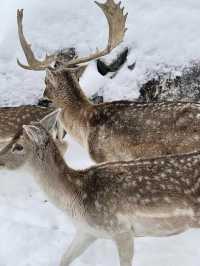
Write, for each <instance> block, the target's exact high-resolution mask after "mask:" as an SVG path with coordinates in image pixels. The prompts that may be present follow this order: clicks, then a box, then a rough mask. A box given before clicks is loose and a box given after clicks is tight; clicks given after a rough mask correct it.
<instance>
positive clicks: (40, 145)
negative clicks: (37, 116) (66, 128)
mask: <svg viewBox="0 0 200 266" xmlns="http://www.w3.org/2000/svg"><path fill="white" fill-rule="evenodd" d="M59 113H60V110H56V111H54V112H52V113H50V114H49V115H47V116H46V117H45V118H43V119H42V120H41V121H40V122H39V123H32V124H31V125H24V126H23V129H21V130H20V131H19V132H18V133H17V134H16V136H15V137H14V138H13V139H12V140H11V142H10V143H9V144H8V145H7V146H6V147H5V148H4V149H3V150H1V152H0V167H1V168H2V167H3V168H7V169H9V170H15V169H17V168H20V167H22V166H24V165H25V164H26V163H27V162H28V161H30V160H33V159H34V160H35V159H36V158H38V157H40V160H42V155H41V151H42V150H45V149H46V148H47V145H48V141H49V140H51V141H52V138H51V137H50V134H49V132H50V131H51V130H52V129H53V128H54V127H55V125H56V121H57V119H58V115H59ZM39 151H40V152H39Z"/></svg>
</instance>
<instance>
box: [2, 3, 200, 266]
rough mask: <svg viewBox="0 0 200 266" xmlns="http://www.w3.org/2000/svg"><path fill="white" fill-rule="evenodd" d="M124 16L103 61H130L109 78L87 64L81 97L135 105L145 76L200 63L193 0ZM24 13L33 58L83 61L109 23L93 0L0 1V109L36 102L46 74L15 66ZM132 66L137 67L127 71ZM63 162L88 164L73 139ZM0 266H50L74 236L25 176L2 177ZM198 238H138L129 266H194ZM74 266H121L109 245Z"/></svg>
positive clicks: (191, 234) (148, 6)
mask: <svg viewBox="0 0 200 266" xmlns="http://www.w3.org/2000/svg"><path fill="white" fill-rule="evenodd" d="M122 3H123V5H124V6H125V7H126V10H127V11H128V12H129V16H128V21H127V26H128V31H127V34H126V37H125V40H124V43H123V44H121V45H120V47H119V48H118V49H116V50H115V51H113V53H112V54H111V55H110V56H108V57H107V60H108V61H110V60H112V58H114V56H115V54H116V53H117V52H118V51H119V50H121V49H123V47H126V46H128V47H129V48H131V51H130V53H129V56H128V62H127V63H126V64H125V65H124V66H123V67H122V69H121V70H120V72H119V73H118V75H117V76H116V77H115V79H110V78H109V76H106V77H102V76H100V75H99V74H98V73H97V71H96V65H95V63H94V62H92V63H90V65H89V67H88V69H87V71H86V73H85V74H84V76H83V78H82V79H81V84H82V87H83V89H84V91H85V93H86V94H87V95H88V96H90V95H92V94H94V93H95V92H97V91H100V93H102V94H103V96H104V98H105V100H108V101H110V100H117V99H135V98H137V97H138V90H139V87H140V85H141V83H142V82H144V80H145V79H146V77H147V75H148V73H149V71H152V70H159V69H163V68H165V67H166V65H167V68H170V67H172V66H173V67H174V66H175V67H180V66H183V65H187V64H188V63H189V62H190V61H191V60H194V59H195V60H197V59H199V57H200V49H199V47H200V35H199V25H200V16H199V10H200V2H199V1H198V0H190V1H187V0H182V1H181V2H180V1H174V0H165V1H161V0H154V1H149V0H138V1H132V0H124V1H122ZM17 8H24V9H25V11H24V12H25V13H24V30H25V33H26V36H27V37H28V40H29V41H31V42H32V45H33V49H34V51H36V53H37V56H39V57H40V58H42V57H43V56H44V54H45V53H46V51H48V52H53V51H54V50H57V49H61V48H63V47H76V48H77V50H78V52H79V53H80V54H81V55H85V54H88V53H90V52H91V51H93V50H95V49H96V47H99V48H103V47H104V45H105V44H106V37H107V31H106V28H107V24H106V20H105V18H103V16H102V14H101V11H100V10H99V9H98V8H97V7H96V6H95V5H94V4H93V0H87V1H86V0H73V1H69V0H67V1H66V0H57V1H54V0H48V1H40V0H34V1H33V0H29V1H26V0H15V1H14V0H1V9H0V87H1V97H0V106H11V105H20V104H28V103H36V102H37V99H38V97H40V96H41V95H42V90H43V87H44V85H43V79H44V73H39V72H29V71H25V70H22V69H20V68H19V67H18V66H17V65H16V58H17V57H18V58H20V59H21V61H25V59H24V57H23V53H22V51H21V48H20V46H19V42H18V38H17V31H16V9H17ZM134 61H136V62H137V63H136V68H135V69H134V70H133V71H130V70H129V69H128V68H127V66H128V65H129V64H132V63H133V62H134ZM69 141H70V149H69V151H68V153H67V154H66V161H67V162H68V163H70V165H71V166H73V167H75V168H84V167H87V166H89V165H91V164H92V162H91V160H90V159H89V157H88V154H86V152H85V151H84V150H83V149H82V148H81V147H79V146H78V145H77V144H76V143H75V142H74V141H73V140H72V139H69ZM0 178H1V183H0V184H1V185H0V218H1V219H0V236H1V241H0V266H13V265H15V266H33V265H34V266H35V265H37V266H54V265H58V264H59V260H60V257H61V255H62V254H63V252H64V250H65V249H66V248H67V247H68V245H69V243H70V241H71V240H72V238H73V236H74V227H73V225H72V224H71V223H70V221H69V220H68V219H67V217H65V215H64V214H63V213H62V212H61V211H59V210H57V209H56V208H55V207H54V206H52V205H51V204H50V203H49V202H46V196H45V195H44V194H43V192H42V191H40V189H39V188H38V187H37V185H36V184H35V182H34V180H33V179H32V177H31V175H27V174H25V173H21V172H17V171H16V172H7V171H1V172H0ZM199 239H200V232H199V231H198V230H194V231H188V232H186V233H184V234H181V235H178V236H174V237H169V238H159V239H155V238H144V239H137V240H136V243H135V249H136V252H135V264H134V265H135V266H139V265H140V266H146V265H154V266H157V265H163V266H179V265H180V266H188V265H192V266H193V265H198V262H199V259H200V245H199ZM73 265H75V266H88V265H97V266H103V265H109V266H114V265H119V264H118V257H117V253H116V249H115V246H114V245H113V243H112V242H111V241H108V240H106V241H105V240H98V241H97V242H96V243H95V244H94V245H93V246H92V247H91V248H90V249H89V250H88V251H86V252H85V253H84V255H83V256H82V257H80V258H78V259H77V260H76V261H75V262H74V263H73Z"/></svg>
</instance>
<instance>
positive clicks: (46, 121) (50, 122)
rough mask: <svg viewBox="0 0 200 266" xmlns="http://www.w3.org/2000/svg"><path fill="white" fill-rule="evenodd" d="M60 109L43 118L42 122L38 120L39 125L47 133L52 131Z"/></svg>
mask: <svg viewBox="0 0 200 266" xmlns="http://www.w3.org/2000/svg"><path fill="white" fill-rule="evenodd" d="M60 112H61V109H57V110H56V111H54V112H52V113H50V114H48V115H47V116H45V117H44V118H43V119H42V120H40V124H41V125H42V126H43V127H44V128H45V129H46V130H47V131H48V132H50V131H51V130H52V129H54V127H55V125H56V122H57V120H58V117H59V115H60Z"/></svg>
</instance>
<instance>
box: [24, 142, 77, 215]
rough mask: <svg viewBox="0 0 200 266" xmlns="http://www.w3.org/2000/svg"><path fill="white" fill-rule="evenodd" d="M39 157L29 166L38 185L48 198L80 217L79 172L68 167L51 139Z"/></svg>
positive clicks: (68, 212)
mask: <svg viewBox="0 0 200 266" xmlns="http://www.w3.org/2000/svg"><path fill="white" fill-rule="evenodd" d="M37 154H38V157H39V159H38V157H37V159H33V160H32V161H31V162H30V164H29V167H31V168H32V169H31V170H32V172H33V173H34V177H35V180H36V182H37V183H38V185H39V186H40V187H41V188H42V190H43V191H44V192H45V194H46V195H47V196H48V199H49V200H50V201H51V202H52V203H53V204H54V205H56V206H57V207H58V208H60V209H62V210H64V211H65V212H67V214H68V215H69V216H72V217H73V216H74V215H75V216H76V217H78V216H79V215H80V213H82V207H81V202H82V201H81V199H80V195H81V193H80V183H81V181H82V180H81V177H80V176H79V174H78V173H77V172H76V171H74V170H73V169H71V168H70V167H68V166H67V165H66V163H65V162H64V160H63V158H62V156H61V155H60V153H59V151H58V149H57V147H56V146H55V144H54V143H53V141H52V140H51V143H50V144H48V145H47V146H46V148H45V150H44V151H43V152H41V151H40V150H39V151H38V153H37Z"/></svg>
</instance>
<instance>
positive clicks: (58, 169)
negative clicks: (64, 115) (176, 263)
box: [0, 111, 200, 266]
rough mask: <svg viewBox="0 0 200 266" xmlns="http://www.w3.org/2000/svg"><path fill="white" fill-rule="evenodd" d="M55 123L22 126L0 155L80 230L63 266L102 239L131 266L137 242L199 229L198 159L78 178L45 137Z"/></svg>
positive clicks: (112, 165) (109, 168)
mask: <svg viewBox="0 0 200 266" xmlns="http://www.w3.org/2000/svg"><path fill="white" fill-rule="evenodd" d="M57 115H58V112H57V111H54V113H52V114H50V115H48V116H47V117H46V118H44V119H43V120H42V121H41V122H40V123H33V124H31V125H25V126H23V131H20V132H19V133H18V134H17V135H16V136H15V138H13V140H12V141H11V142H10V143H9V144H8V146H7V147H5V148H4V150H2V151H1V152H0V166H1V167H2V168H8V169H12V170H14V169H17V168H23V166H26V167H25V169H28V171H29V173H33V174H34V175H35V178H36V181H37V182H38V184H39V185H40V186H41V187H42V189H43V190H44V192H45V193H46V194H47V195H48V197H49V199H50V200H51V201H52V203H54V204H55V205H56V206H57V207H58V208H60V209H61V210H63V211H64V212H65V213H66V214H67V215H68V216H69V217H70V218H71V219H72V221H73V222H74V225H75V226H76V229H77V233H76V236H75V238H74V240H73V242H72V244H71V246H70V247H69V248H68V249H67V251H66V253H65V254H64V256H63V258H62V260H61V264H60V265H61V266H69V265H70V264H71V262H72V261H73V260H74V259H76V258H77V257H78V256H80V255H81V254H82V253H83V252H84V251H85V250H86V249H87V248H88V247H89V245H91V244H92V243H93V242H94V241H95V240H97V239H98V238H110V239H112V240H114V241H115V243H116V245H117V248H118V253H119V258H120V265H121V266H131V265H132V259H133V246H134V238H136V237H146V236H151V237H161V236H170V235H174V234H178V233H181V232H183V231H186V230H188V229H189V228H199V227H200V152H195V153H190V154H183V155H168V156H165V157H164V156H163V157H160V158H154V159H144V160H142V159H140V160H136V161H129V162H107V163H103V164H99V165H95V166H92V167H90V168H88V169H85V170H78V171H77V170H73V169H72V168H70V167H69V166H68V165H67V164H66V163H65V162H64V160H63V158H62V156H61V155H60V153H59V150H58V149H57V147H56V145H55V144H54V142H53V139H52V137H51V135H50V134H49V133H48V132H47V130H48V131H49V130H51V129H52V127H53V126H54V124H55V122H56V117H57Z"/></svg>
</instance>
